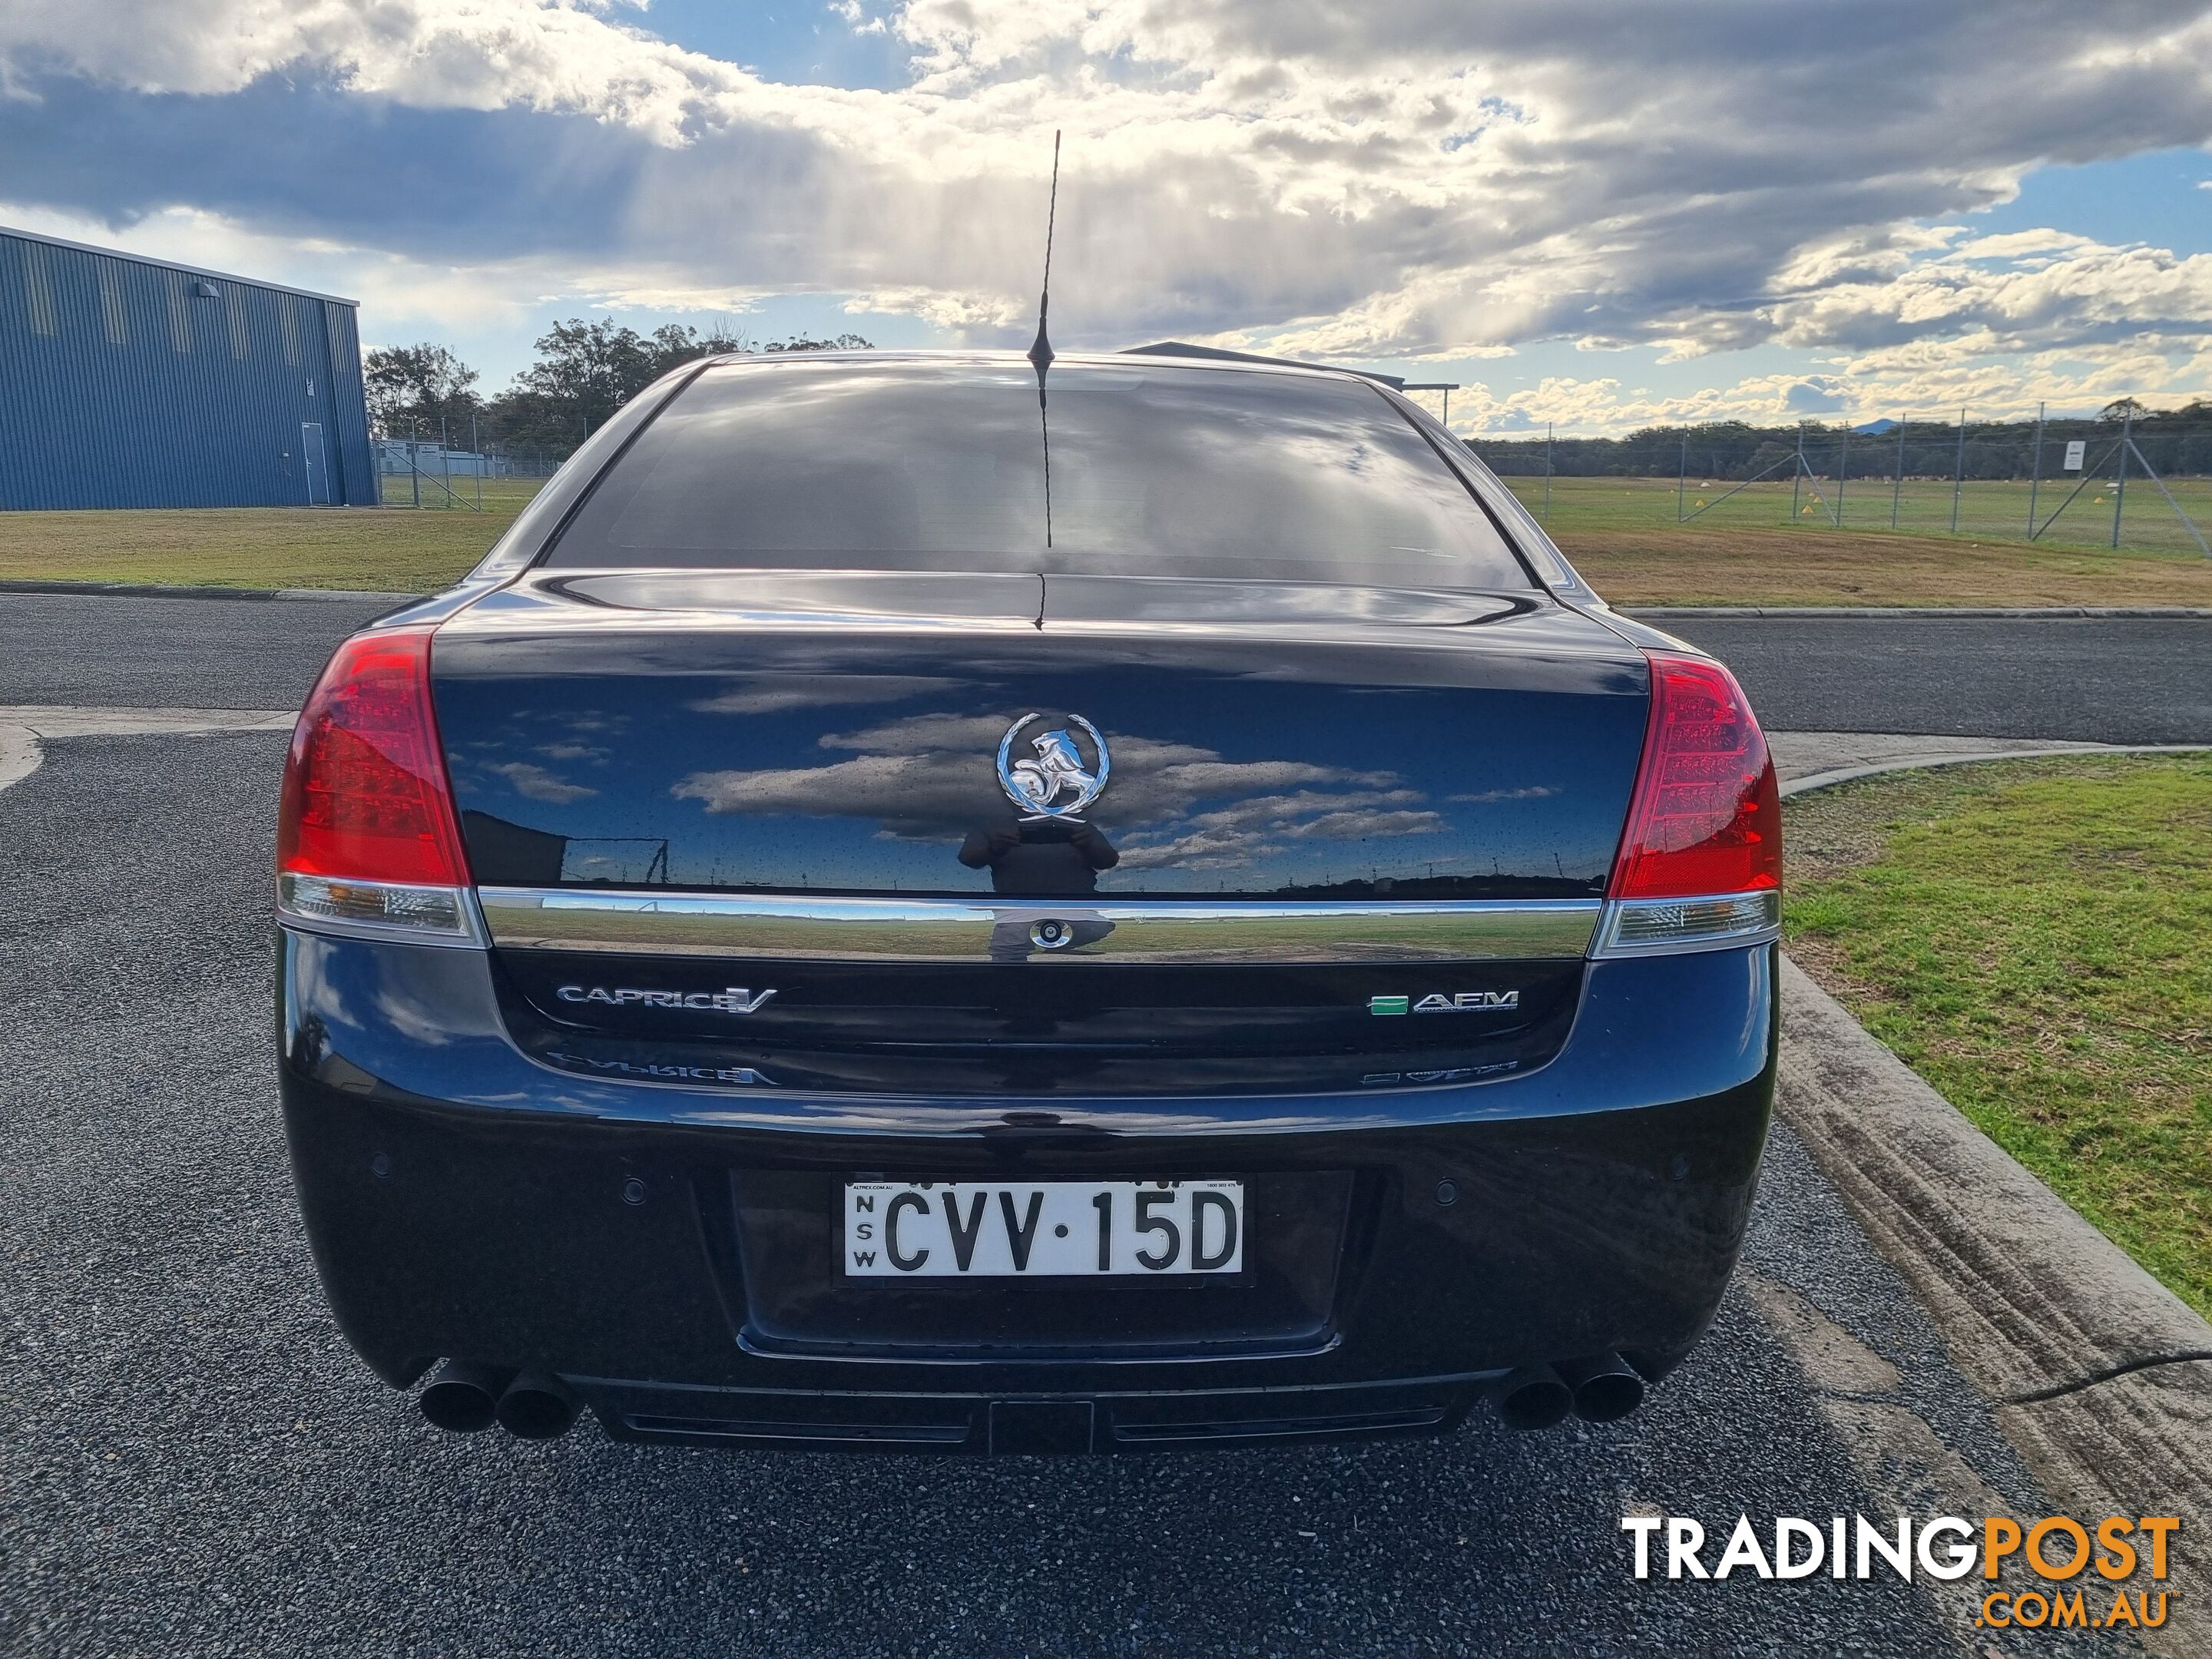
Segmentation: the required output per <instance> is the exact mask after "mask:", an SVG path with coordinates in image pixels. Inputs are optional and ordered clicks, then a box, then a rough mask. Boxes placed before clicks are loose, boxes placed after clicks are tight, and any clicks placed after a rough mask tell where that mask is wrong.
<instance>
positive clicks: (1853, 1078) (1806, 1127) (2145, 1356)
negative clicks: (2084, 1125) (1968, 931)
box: [1775, 956, 2212, 1651]
mask: <svg viewBox="0 0 2212 1659" xmlns="http://www.w3.org/2000/svg"><path fill="white" fill-rule="evenodd" d="M1780 978H1781V992H1782V1030H1783V1042H1782V1059H1781V1075H1780V1081H1779V1084H1778V1088H1777V1091H1776V1103H1775V1109H1776V1111H1777V1114H1778V1115H1779V1116H1780V1117H1781V1118H1782V1120H1783V1121H1784V1122H1786V1123H1787V1124H1789V1126H1790V1127H1791V1128H1792V1129H1793V1130H1795V1131H1796V1133H1797V1135H1798V1138H1799V1139H1802V1141H1803V1142H1804V1143H1805V1146H1806V1147H1807V1149H1808V1151H1809V1152H1811V1153H1812V1156H1813V1158H1814V1162H1815V1163H1817V1164H1819V1165H1820V1170H1821V1172H1822V1173H1823V1174H1825V1175H1826V1176H1827V1177H1828V1180H1829V1181H1830V1182H1832V1184H1833V1185H1834V1187H1835V1188H1836V1190H1837V1191H1838V1193H1839V1194H1842V1196H1843V1199H1844V1203H1845V1204H1847V1205H1848V1206H1850V1209H1851V1211H1852V1212H1853V1213H1854V1214H1855V1215H1856V1216H1857V1218H1858V1219H1859V1223H1860V1225H1862V1226H1863V1228H1864V1229H1865V1230H1866V1233H1867V1237H1869V1239H1871V1240H1872V1241H1873V1243H1874V1245H1875V1249H1877V1250H1878V1251H1880V1252H1881V1255H1882V1256H1883V1257H1884V1258H1885V1259H1886V1260H1887V1261H1888V1262H1889V1263H1890V1265H1891V1266H1893V1267H1895V1268H1896V1269H1897V1270H1898V1272H1899V1273H1901V1274H1903V1275H1904V1277H1905V1280H1906V1281H1907V1283H1908V1284H1910V1285H1911V1287H1912V1290H1913V1291H1914V1293H1915V1295H1916V1296H1917V1298H1918V1299H1919V1301H1920V1303H1921V1304H1922V1305H1923V1307H1925V1308H1926V1309H1927V1310H1928V1311H1929V1315H1930V1316H1931V1317H1932V1318H1933V1319H1934V1320H1935V1322H1936V1328H1937V1329H1938V1330H1939V1331H1941V1332H1942V1336H1943V1340H1944V1343H1945V1345H1946V1346H1947V1347H1948V1349H1949V1351H1950V1354H1951V1358H1952V1362H1953V1364H1955V1365H1956V1366H1957V1367H1958V1368H1959V1370H1960V1372H1961V1373H1963V1374H1964V1375H1965V1376H1966V1377H1967V1379H1968V1380H1969V1381H1971V1382H1972V1383H1973V1384H1974V1386H1975V1387H1976V1388H1977V1389H1978V1390H1979V1391H1980V1392H1981V1393H1982V1394H1983V1395H1984V1397H1985V1398H1987V1399H1988V1400H1989V1401H1990V1402H1991V1404H1992V1405H1993V1407H1995V1408H1996V1418H1997V1421H1998V1423H1999V1424H2000V1425H2001V1426H2002V1428H2003V1429H2004V1431H2005V1432H2006V1434H2007V1435H2008V1437H2010V1438H2011V1439H2012V1441H2013V1443H2014V1444H2015V1446H2016V1447H2017V1448H2018V1449H2019V1450H2020V1452H2021V1455H2022V1456H2023V1457H2024V1458H2026V1459H2027V1462H2028V1464H2029V1466H2030V1467H2031V1468H2033V1470H2034V1471H2035V1474H2036V1475H2037V1478H2038V1479H2039V1480H2041V1481H2042V1483H2043V1485H2044V1488H2045V1493H2046V1495H2047V1496H2048V1497H2049V1498H2051V1502H2052V1503H2053V1504H2055V1505H2056V1506H2057V1510H2058V1511H2059V1512H2064V1513H2069V1514H2071V1515H2073V1516H2075V1517H2076V1518H2077V1519H2080V1518H2082V1517H2085V1516H2086V1517H2090V1518H2092V1519H2093V1518H2095V1517H2097V1516H2105V1515H2118V1514H2123V1513H2124V1514H2127V1515H2130V1516H2139V1515H2144V1514H2159V1515H2175V1516H2180V1517H2181V1518H2182V1528H2183V1529H2182V1533H2181V1536H2182V1537H2184V1538H2190V1537H2194V1538H2197V1539H2198V1540H2200V1541H2201V1540H2203V1539H2204V1538H2206V1537H2207V1536H2208V1535H2212V1324H2208V1323H2207V1322H2205V1321H2204V1320H2203V1318H2201V1317H2199V1316H2198V1315H2197V1312H2196V1310H2193V1309H2191V1307H2190V1306H2189V1305H2188V1304H2186V1303H2185V1302H2183V1301H2182V1300H2181V1298H2180V1297H2178V1296H2176V1295H2174V1294H2173V1292H2172V1291H2169V1290H2167V1289H2166V1287H2165V1286H2164V1285H2160V1283H2159V1282H2158V1281H2157V1280H2156V1279H2153V1278H2152V1277H2151V1276H2150V1274H2148V1273H2146V1272H2145V1271H2144V1270H2143V1269H2142V1267H2139V1266H2137V1265H2136V1262H2135V1261H2133V1260H2132V1259H2131V1258H2130V1256H2129V1255H2127V1254H2126V1253H2125V1252H2124V1251H2123V1250H2122V1249H2120V1248H2119V1247H2118V1245H2116V1244H2114V1243H2112V1241H2111V1240H2110V1239H2108V1238H2106V1237H2105V1236H2104V1234H2102V1233H2100V1232H2099V1231H2097V1230H2096V1228H2094V1227H2093V1226H2091V1225H2089V1223H2088V1222H2087V1221H2085V1220H2084V1219H2082V1218H2081V1216H2080V1215H2078V1214H2076V1213H2075V1212H2074V1210H2073V1209H2071V1208H2070V1207H2069V1206H2067V1205H2066V1204H2065V1203H2064V1202H2063V1200H2060V1199H2059V1197H2058V1196H2057V1194H2055V1193H2053V1192H2052V1191H2051V1189H2050V1188H2048V1187H2046V1186H2045V1185H2044V1184H2043V1182H2040V1181H2039V1180H2038V1179H2036V1177H2035V1176H2033V1175H2032V1174H2030V1173H2029V1172H2028V1170H2026V1169H2025V1168H2023V1167H2022V1166H2021V1164H2019V1163H2018V1162H2017V1161H2016V1160H2015V1159H2014V1158H2012V1157H2011V1156H2010V1155H2009V1154H2008V1153H2007V1152H2005V1151H2004V1149H2003V1148H2002V1147H2001V1146H1998V1145H1997V1144H1996V1142H1995V1141H1993V1140H1991V1139H1990V1138H1989V1137H1988V1136H1986V1135H1984V1133H1982V1132H1981V1131H1980V1130H1979V1129H1978V1128H1976V1127H1974V1126H1973V1124H1972V1123H1971V1122H1970V1121H1967V1119H1966V1115H1964V1114H1963V1113H1961V1112H1960V1110H1959V1109H1958V1108H1957V1107H1955V1106H1954V1105H1952V1104H1951V1103H1950V1102H1949V1101H1948V1100H1946V1099H1945V1098H1944V1097H1942V1095H1940V1094H1938V1093H1937V1092H1936V1091H1935V1090H1934V1089H1933V1088H1931V1087H1930V1086H1929V1084H1928V1083H1927V1082H1926V1080H1925V1079H1923V1078H1921V1077H1920V1076H1919V1074H1918V1073H1915V1072H1914V1071H1913V1070H1912V1069H1911V1067H1910V1066H1907V1065H1905V1062H1904V1061H1903V1060H1899V1058H1898V1057H1897V1056H1896V1055H1895V1054H1892V1053H1891V1052H1890V1051H1889V1049H1888V1048H1885V1047H1884V1046H1883V1045H1882V1044H1881V1042H1878V1041H1876V1040H1875V1038H1874V1037H1873V1036H1870V1035H1869V1033H1868V1032H1867V1030H1865V1028H1864V1027H1863V1026H1861V1025H1860V1024H1859V1023H1858V1022H1857V1020H1856V1019H1854V1018H1851V1016H1850V1013H1849V1012H1846V1011H1845V1010H1844V1007H1843V1006H1841V1005H1840V1004H1839V1003H1838V1002H1837V1001H1836V1000H1835V999H1834V998H1832V997H1831V996H1830V995H1829V994H1827V993H1826V991H1824V990H1822V989H1821V988H1820V987H1819V986H1818V985H1816V984H1814V982H1813V981H1812V980H1811V979H1810V978H1808V976H1807V975H1806V974H1805V973H1804V971H1803V970H1802V969H1800V968H1799V967H1798V966H1797V965H1796V963H1793V962H1791V961H1790V959H1789V958H1788V957H1786V956H1785V957H1783V958H1782V961H1781V972H1780ZM2191 1556H2192V1559H2194V1560H2195V1562H2196V1563H2197V1566H2198V1568H2199V1570H2200V1571H2202V1570H2203V1566H2204V1565H2205V1557H2204V1554H2203V1544H2202V1543H2201V1542H2200V1543H2199V1544H2197V1546H2195V1547H2193V1548H2192V1550H2191ZM2197 1599H2198V1598H2197V1597H2195V1596H2184V1597H2182V1598H2180V1601H2178V1602H2177V1604H2176V1610H2177V1613H2179V1611H2180V1607H2181V1605H2182V1603H2183V1602H2193V1601H2197ZM2206 1613H2207V1610H2206V1609H2203V1608H2199V1607H2191V1609H2190V1614H2189V1616H2188V1619H2187V1622H2188V1624H2190V1625H2191V1626H2198V1632H2197V1633H2198V1634H2200V1635H2201V1634H2203V1632H2205V1631H2207V1630H2212V1617H2207V1616H2206ZM2200 1619H2201V1620H2203V1624H2202V1625H2201V1626H2199V1620H2200ZM2168 1634H2169V1635H2170V1636H2172V1637H2174V1638H2177V1639H2180V1638H2182V1637H2183V1635H2184V1632H2183V1631H2182V1629H2181V1627H2180V1626H2179V1623H2178V1624H2177V1626H2176V1628H2175V1629H2174V1630H2172V1631H2171V1632H2168ZM2188 1639H2191V1640H2194V1639H2197V1638H2196V1637H2195V1636H2191V1637H2190V1638H2188ZM2181 1650H2184V1651H2185V1650H2186V1649H2181Z"/></svg>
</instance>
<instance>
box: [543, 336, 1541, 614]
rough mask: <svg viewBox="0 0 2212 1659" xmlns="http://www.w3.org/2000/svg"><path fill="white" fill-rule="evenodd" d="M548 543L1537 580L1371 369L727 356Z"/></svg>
mask: <svg viewBox="0 0 2212 1659" xmlns="http://www.w3.org/2000/svg"><path fill="white" fill-rule="evenodd" d="M545 562H546V563H547V564H549V565H553V566H558V567H562V568H601V569H604V568H644V567H653V566H678V567H704V568H761V569H781V570H789V569H869V570H1021V571H1031V570H1042V571H1048V572H1057V573H1073V574H1093V575H1141V576H1158V575H1170V576H1213V577H1243V578H1252V579H1260V580H1313V581H1338V582H1364V583H1372V584H1376V585H1382V586H1449V587H1513V588H1520V587H1527V586H1529V579H1528V574H1527V573H1526V571H1525V570H1524V569H1523V568H1522V566H1521V564H1520V562H1519V561H1518V560H1516V558H1515V557H1514V556H1513V553H1512V551H1511V550H1510V549H1509V548H1508V547H1507V546H1506V544H1505V543H1504V540H1503V539H1502V538H1500V536H1499V535H1498V531H1497V529H1496V527H1495V526H1493V525H1492V523H1491V521H1490V520H1489V519H1488V518H1487V517H1486V515H1485V514H1484V513H1483V511H1482V509H1481V508H1480V507H1478V506H1477V505H1476V504H1475V501H1474V498H1473V496H1472V495H1469V493H1468V489H1467V486H1466V485H1465V484H1464V483H1462V482H1461V480H1460V478H1459V477H1458V476H1457V474H1455V472H1454V471H1452V470H1451V468H1450V467H1449V466H1448V465H1445V463H1444V461H1443V459H1442V458H1441V457H1439V456H1438V455H1437V453H1436V451H1435V450H1433V449H1431V447H1429V444H1428V441H1426V440H1425V438H1423V437H1422V436H1421V435H1420V434H1419V432H1418V431H1416V430H1415V429H1414V428H1413V426H1412V424H1411V423H1410V422H1407V420H1406V419H1405V418H1404V417H1403V416H1401V415H1400V414H1399V413H1398V411H1397V410H1395V408H1393V407H1392V406H1391V405H1390V404H1389V402H1387V401H1386V400H1385V399H1384V398H1383V396H1382V395H1381V394H1380V393H1379V392H1376V390H1375V389H1374V388H1372V387H1371V386H1365V385H1363V384H1361V383H1359V382H1358V381H1354V380H1322V379H1320V378H1317V377H1309V376H1304V375H1291V374H1262V373H1246V372H1233V371H1224V370H1219V369H1205V368H1161V367H1157V366H1154V365H1152V364H1146V365H1144V366H1143V367H1140V368H1139V367H1133V368H1105V367H1087V366H1085V367H1077V366H1073V365H1070V366H1065V367H1055V368H1053V370H1052V371H1051V372H1050V374H1048V376H1047V380H1046V395H1045V398H1044V403H1043V406H1042V408H1040V407H1039V400H1038V395H1037V382H1036V375H1035V374H1033V373H1031V372H1030V370H1029V369H1028V368H1025V367H1024V366H1021V365H1015V366H1013V367H1012V368H1006V367H1001V366H997V365H990V364H975V363H965V364H963V363H945V362H913V361H911V360H908V361H905V362H900V361H896V360H891V361H886V362H882V363H871V362H858V363H855V362H851V361H850V360H847V361H844V362H835V363H829V362H814V363H797V362H794V363H778V364H746V365H741V366H736V367H730V368H710V369H708V370H707V371H706V373H704V374H702V375H701V376H700V377H699V379H698V380H696V381H695V382H693V384H692V385H691V386H690V388H689V389H688V390H686V391H685V392H683V393H682V394H680V395H679V396H678V398H676V399H675V401H674V402H673V403H672V404H670V406H669V407H668V408H667V409H666V410H664V411H662V413H661V414H660V415H659V417H658V418H656V419H655V420H654V421H653V423H652V425H650V426H649V427H647V428H646V429H645V431H644V433H643V434H642V435H641V436H640V437H639V438H638V440H637V441H636V442H635V444H634V445H632V446H631V447H630V450H629V453H627V454H626V455H624V456H623V458H622V459H620V460H618V461H617V462H616V463H615V464H614V465H613V467H612V469H611V471H610V472H609V473H608V474H607V476H606V477H605V478H603V479H601V480H600V482H599V485H598V487H597V488H596V489H593V491H592V495H591V496H590V498H589V499H588V500H587V501H586V502H585V504H584V507H583V509H582V510H581V511H580V513H578V514H577V515H576V517H575V519H574V520H573V521H572V522H571V523H570V524H569V526H568V529H567V530H566V531H564V532H562V536H561V538H560V540H559V542H558V543H557V544H556V545H555V546H554V548H553V550H552V551H551V552H550V555H549V556H547V558H546V560H545Z"/></svg>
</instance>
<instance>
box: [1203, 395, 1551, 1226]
mask: <svg viewBox="0 0 2212 1659" xmlns="http://www.w3.org/2000/svg"><path fill="white" fill-rule="evenodd" d="M1551 521H1552V423H1551V422H1549V421H1547V422H1544V522H1545V523H1546V524H1549V523H1551ZM1194 1201H1195V1200H1194Z"/></svg>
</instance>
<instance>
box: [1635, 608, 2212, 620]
mask: <svg viewBox="0 0 2212 1659" xmlns="http://www.w3.org/2000/svg"><path fill="white" fill-rule="evenodd" d="M1613 609H1615V610H1616V611H1620V614H1621V615H1622V616H1624V617H1635V618H1636V619H1637V620H1638V622H1648V623H1668V622H1677V621H1692V620H1694V621H1707V622H1717V621H1725V620H1729V619H1738V620H1740V619H1741V618H1743V617H1762V618H1775V617H1779V618H1782V619H1784V620H1791V619H1795V620H1799V621H1808V622H1830V621H1834V620H1837V619H1838V618H1841V619H1844V620H1850V621H1874V622H1891V621H1894V620H1896V619H1898V618H1900V617H1903V618H1906V619H1908V620H1911V621H1916V622H1987V621H1991V620H2001V621H2007V622H2063V621H2070V620H2074V619H2076V618H2079V617H2137V618H2142V617H2151V618H2165V619H2167V620H2172V619H2174V618H2177V617H2179V618H2185V619H2190V620H2196V621H2204V620H2212V607H2208V606H2204V605H2021V606H2010V607H2006V606H1989V605H1615V606H1614V607H1613Z"/></svg>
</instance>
